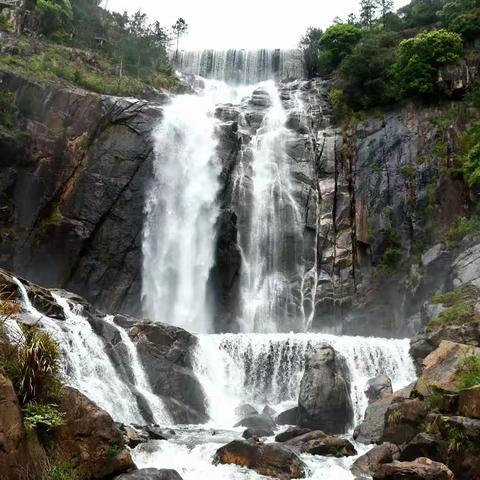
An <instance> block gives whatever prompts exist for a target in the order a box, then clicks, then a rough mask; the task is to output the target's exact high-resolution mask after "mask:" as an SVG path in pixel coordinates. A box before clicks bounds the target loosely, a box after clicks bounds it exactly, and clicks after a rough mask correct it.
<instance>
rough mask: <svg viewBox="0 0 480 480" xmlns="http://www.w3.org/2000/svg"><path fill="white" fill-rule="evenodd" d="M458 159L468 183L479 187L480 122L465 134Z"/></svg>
mask: <svg viewBox="0 0 480 480" xmlns="http://www.w3.org/2000/svg"><path fill="white" fill-rule="evenodd" d="M479 96H480V95H479ZM456 159H457V163H458V164H459V167H460V169H461V171H462V172H463V176H464V179H465V182H466V183H467V185H468V186H470V187H478V186H479V185H480V122H476V123H474V124H473V125H472V127H471V128H470V129H469V130H468V132H467V133H465V135H463V137H462V139H461V141H460V148H459V152H458V153H457V158H456Z"/></svg>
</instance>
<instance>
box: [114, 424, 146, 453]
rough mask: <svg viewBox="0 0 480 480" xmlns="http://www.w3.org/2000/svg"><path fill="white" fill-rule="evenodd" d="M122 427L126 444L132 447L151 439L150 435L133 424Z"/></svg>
mask: <svg viewBox="0 0 480 480" xmlns="http://www.w3.org/2000/svg"><path fill="white" fill-rule="evenodd" d="M120 429H121V430H122V431H123V432H124V435H123V438H124V441H125V444H126V445H128V446H129V447H130V448H135V447H136V446H137V445H140V444H141V443H145V442H147V441H148V440H149V437H148V435H146V434H145V432H142V431H138V430H137V429H136V428H134V427H132V426H131V425H122V426H121V427H120Z"/></svg>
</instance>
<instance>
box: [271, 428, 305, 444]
mask: <svg viewBox="0 0 480 480" xmlns="http://www.w3.org/2000/svg"><path fill="white" fill-rule="evenodd" d="M310 431H311V430H310V429H309V428H301V427H288V428H287V429H286V430H285V431H283V432H281V433H279V434H278V435H277V436H276V437H275V441H276V442H286V441H287V440H290V439H292V438H295V437H299V436H300V435H304V434H305V433H308V432H310Z"/></svg>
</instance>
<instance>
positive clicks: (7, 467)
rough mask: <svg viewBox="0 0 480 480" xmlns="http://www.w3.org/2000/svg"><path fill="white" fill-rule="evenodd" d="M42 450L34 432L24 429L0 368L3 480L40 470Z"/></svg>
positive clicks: (0, 464) (15, 479)
mask: <svg viewBox="0 0 480 480" xmlns="http://www.w3.org/2000/svg"><path fill="white" fill-rule="evenodd" d="M45 460H46V456H45V452H44V450H43V448H42V447H41V445H40V443H39V441H38V438H37V436H36V435H35V433H34V432H33V431H29V432H27V431H26V430H25V427H24V425H23V417H22V412H21V410H20V405H19V403H18V399H17V395H16V394H15V390H14V389H13V385H12V382H11V381H10V379H8V378H7V377H6V376H5V375H4V372H3V369H1V368H0V472H1V474H2V475H1V478H2V479H5V480H24V478H25V472H37V471H41V466H42V465H43V463H44V462H45Z"/></svg>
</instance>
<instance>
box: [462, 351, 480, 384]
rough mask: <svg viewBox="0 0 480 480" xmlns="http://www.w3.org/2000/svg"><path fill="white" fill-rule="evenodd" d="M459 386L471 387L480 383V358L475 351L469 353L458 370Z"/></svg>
mask: <svg viewBox="0 0 480 480" xmlns="http://www.w3.org/2000/svg"><path fill="white" fill-rule="evenodd" d="M457 375H458V379H459V387H460V388H461V389H464V388H471V387H474V386H475V385H479V384H480V358H479V357H478V355H477V354H475V353H474V352H473V351H471V352H469V353H467V354H466V355H465V357H464V358H463V360H462V362H461V363H460V365H459V367H458V371H457Z"/></svg>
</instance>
